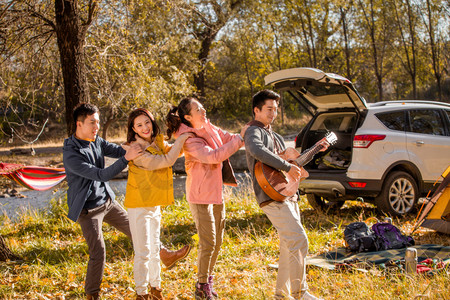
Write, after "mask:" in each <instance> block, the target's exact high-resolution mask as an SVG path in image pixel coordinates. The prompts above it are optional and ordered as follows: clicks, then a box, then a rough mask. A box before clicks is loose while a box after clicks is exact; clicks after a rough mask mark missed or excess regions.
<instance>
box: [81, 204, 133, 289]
mask: <svg viewBox="0 0 450 300" xmlns="http://www.w3.org/2000/svg"><path fill="white" fill-rule="evenodd" d="M103 221H104V222H106V223H108V224H109V225H111V226H114V227H115V228H117V229H118V230H119V231H121V232H123V233H124V234H126V235H127V236H128V237H129V238H131V232H130V225H129V221H128V214H127V212H126V211H125V209H123V207H122V206H120V204H118V203H117V202H115V201H111V199H109V200H108V201H106V203H105V204H103V205H101V206H99V207H96V208H92V209H89V210H86V209H83V211H82V212H81V215H80V216H79V217H78V220H77V222H78V223H79V224H80V226H81V231H83V236H84V238H85V239H86V243H87V245H88V248H89V262H88V267H87V272H86V280H85V287H84V290H85V292H86V294H94V293H97V292H99V291H100V284H101V283H102V278H103V271H104V268H105V262H106V251H105V241H104V240H103V231H102V223H103Z"/></svg>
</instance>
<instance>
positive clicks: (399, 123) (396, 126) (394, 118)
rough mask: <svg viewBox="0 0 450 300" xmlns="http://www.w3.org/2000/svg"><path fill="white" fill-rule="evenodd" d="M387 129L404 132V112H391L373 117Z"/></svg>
mask: <svg viewBox="0 0 450 300" xmlns="http://www.w3.org/2000/svg"><path fill="white" fill-rule="evenodd" d="M375 116H376V117H377V118H378V119H379V120H380V121H381V123H383V124H384V126H386V127H387V128H389V129H392V130H399V131H405V127H406V126H405V125H406V118H405V112H404V111H392V112H384V113H378V114H376V115H375Z"/></svg>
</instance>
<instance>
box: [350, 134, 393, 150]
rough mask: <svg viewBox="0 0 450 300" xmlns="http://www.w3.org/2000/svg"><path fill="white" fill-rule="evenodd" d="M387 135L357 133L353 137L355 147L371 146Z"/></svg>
mask: <svg viewBox="0 0 450 300" xmlns="http://www.w3.org/2000/svg"><path fill="white" fill-rule="evenodd" d="M385 137H386V135H384V134H364V135H355V137H354V138H353V148H369V146H370V145H372V143H373V142H375V141H381V140H384V138H385Z"/></svg>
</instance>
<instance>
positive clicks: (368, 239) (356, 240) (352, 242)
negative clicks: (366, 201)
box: [344, 222, 378, 252]
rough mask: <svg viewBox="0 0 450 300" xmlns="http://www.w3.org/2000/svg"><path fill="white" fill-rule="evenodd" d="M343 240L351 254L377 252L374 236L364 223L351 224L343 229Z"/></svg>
mask: <svg viewBox="0 0 450 300" xmlns="http://www.w3.org/2000/svg"><path fill="white" fill-rule="evenodd" d="M344 239H345V242H346V243H347V246H348V248H349V249H350V251H352V252H368V251H377V250H378V247H377V245H376V236H375V235H374V233H373V231H372V230H371V229H370V228H369V226H367V224H366V223H364V222H353V223H351V224H349V225H348V226H347V227H345V230H344Z"/></svg>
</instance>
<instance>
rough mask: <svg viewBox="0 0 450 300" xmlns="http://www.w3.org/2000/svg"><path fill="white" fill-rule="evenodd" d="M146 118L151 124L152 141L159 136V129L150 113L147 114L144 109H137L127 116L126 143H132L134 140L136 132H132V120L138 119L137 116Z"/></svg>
mask: <svg viewBox="0 0 450 300" xmlns="http://www.w3.org/2000/svg"><path fill="white" fill-rule="evenodd" d="M142 115H144V116H147V117H148V118H149V119H150V121H151V122H152V127H153V128H152V140H153V139H154V138H155V137H156V136H157V135H158V134H159V132H160V131H161V130H160V129H159V126H158V124H157V123H156V121H155V118H154V117H153V115H152V114H151V112H149V111H148V110H146V109H145V108H137V109H135V110H133V111H132V112H131V113H130V115H129V116H128V126H127V143H131V142H132V141H135V140H136V134H137V133H136V132H134V130H133V127H134V120H135V119H136V118H137V117H139V116H142Z"/></svg>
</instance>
